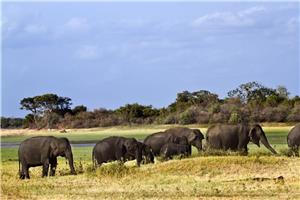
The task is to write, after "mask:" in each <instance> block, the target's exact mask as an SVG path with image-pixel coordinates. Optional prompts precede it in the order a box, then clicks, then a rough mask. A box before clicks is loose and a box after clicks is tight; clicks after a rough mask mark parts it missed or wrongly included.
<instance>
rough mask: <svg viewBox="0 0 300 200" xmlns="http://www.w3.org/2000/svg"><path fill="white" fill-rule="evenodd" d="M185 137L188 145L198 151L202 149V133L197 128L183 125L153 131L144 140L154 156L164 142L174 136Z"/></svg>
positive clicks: (158, 152) (169, 140)
mask: <svg viewBox="0 0 300 200" xmlns="http://www.w3.org/2000/svg"><path fill="white" fill-rule="evenodd" d="M183 136H184V137H186V138H187V140H188V145H192V146H195V147H196V148H197V149H198V151H201V150H202V140H203V139H204V136H203V134H202V133H201V131H200V130H198V129H190V128H185V127H176V128H170V129H167V130H165V131H163V132H158V133H153V134H151V135H149V136H147V137H146V138H145V140H144V143H145V144H146V145H149V146H150V147H151V149H152V151H153V153H154V155H155V156H157V155H159V154H160V150H161V147H162V146H163V145H164V144H167V143H169V142H173V143H174V141H172V140H174V137H183Z"/></svg>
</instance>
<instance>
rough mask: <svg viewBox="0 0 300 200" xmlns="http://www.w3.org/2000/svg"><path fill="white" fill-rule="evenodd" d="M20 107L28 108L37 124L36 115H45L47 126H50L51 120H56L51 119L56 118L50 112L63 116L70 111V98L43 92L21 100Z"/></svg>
mask: <svg viewBox="0 0 300 200" xmlns="http://www.w3.org/2000/svg"><path fill="white" fill-rule="evenodd" d="M20 104H21V109H25V110H29V111H31V112H32V114H33V116H34V121H35V123H36V125H37V120H38V117H45V118H46V121H47V126H48V128H51V126H52V124H53V123H52V122H53V121H57V120H54V119H52V118H53V117H55V118H57V116H55V115H54V114H52V113H56V114H59V115H60V116H63V115H64V114H65V113H66V112H68V111H70V106H71V104H72V103H71V98H69V97H60V96H58V95H57V94H44V95H39V96H35V97H27V98H24V99H22V100H21V102H20Z"/></svg>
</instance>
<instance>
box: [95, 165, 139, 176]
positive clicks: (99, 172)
mask: <svg viewBox="0 0 300 200" xmlns="http://www.w3.org/2000/svg"><path fill="white" fill-rule="evenodd" d="M136 171H137V168H136V167H128V166H126V165H124V164H122V163H120V162H113V163H108V164H104V165H101V166H100V167H98V168H97V169H96V171H95V174H96V176H97V177H102V176H104V177H107V176H108V177H116V178H121V177H124V176H127V175H132V174H134V173H136Z"/></svg>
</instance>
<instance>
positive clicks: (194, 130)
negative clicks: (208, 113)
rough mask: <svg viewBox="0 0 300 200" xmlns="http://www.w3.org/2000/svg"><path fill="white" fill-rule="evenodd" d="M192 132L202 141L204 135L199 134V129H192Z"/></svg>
mask: <svg viewBox="0 0 300 200" xmlns="http://www.w3.org/2000/svg"><path fill="white" fill-rule="evenodd" d="M193 132H194V133H195V134H196V135H197V136H198V137H199V139H200V140H203V139H204V135H203V134H202V133H201V131H200V130H199V129H193Z"/></svg>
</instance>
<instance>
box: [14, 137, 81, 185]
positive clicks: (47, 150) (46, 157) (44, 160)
mask: <svg viewBox="0 0 300 200" xmlns="http://www.w3.org/2000/svg"><path fill="white" fill-rule="evenodd" d="M18 156H19V174H20V178H21V179H25V178H28V179H29V178H30V177H29V168H30V167H36V166H43V173H42V177H45V176H48V170H49V166H50V176H54V175H55V170H56V166H57V157H58V156H62V157H65V158H66V159H67V160H68V162H69V166H70V170H71V174H76V172H75V169H74V163H73V154H72V148H71V145H70V142H69V140H68V139H67V138H56V137H53V136H38V137H32V138H28V139H26V140H24V141H23V142H22V143H21V144H20V147H19V151H18ZM20 164H21V165H22V167H21V169H20Z"/></svg>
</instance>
